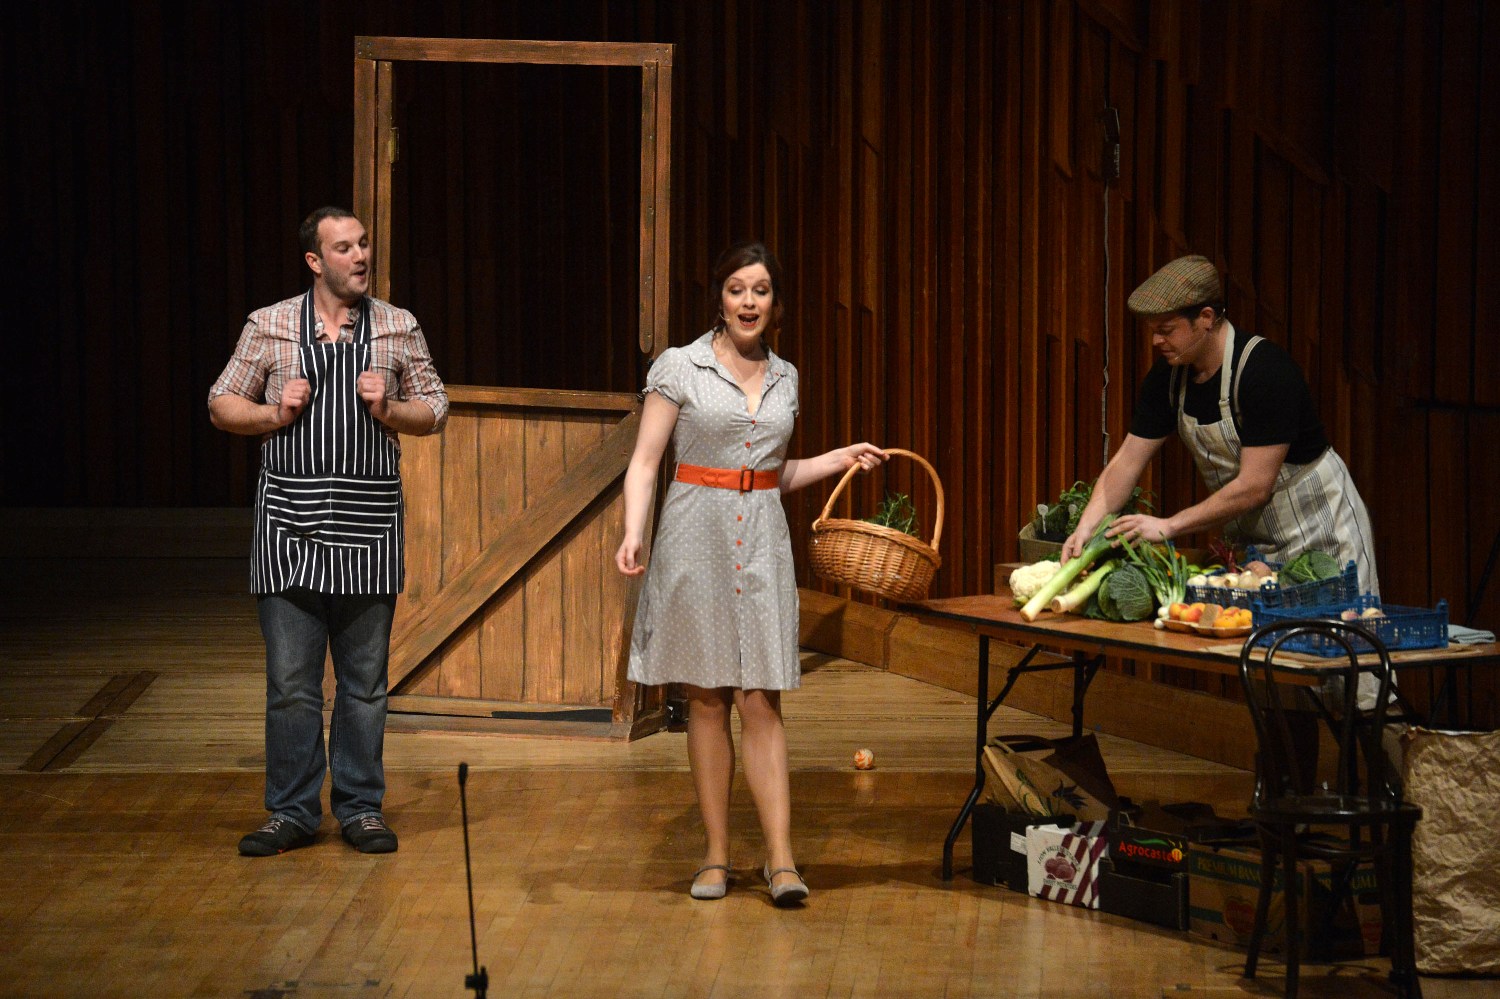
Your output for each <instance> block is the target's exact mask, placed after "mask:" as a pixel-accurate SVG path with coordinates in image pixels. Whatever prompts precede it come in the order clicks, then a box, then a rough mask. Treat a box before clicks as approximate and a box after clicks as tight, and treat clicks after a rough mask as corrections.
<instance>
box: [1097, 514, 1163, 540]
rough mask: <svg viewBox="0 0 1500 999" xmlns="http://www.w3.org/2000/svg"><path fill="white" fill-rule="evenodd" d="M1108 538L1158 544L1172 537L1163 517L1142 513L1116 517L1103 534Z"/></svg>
mask: <svg viewBox="0 0 1500 999" xmlns="http://www.w3.org/2000/svg"><path fill="white" fill-rule="evenodd" d="M1104 536H1105V537H1108V538H1124V539H1126V540H1127V541H1129V542H1131V543H1132V544H1134V543H1135V542H1137V541H1150V542H1160V541H1167V540H1169V539H1170V538H1171V537H1172V530H1171V528H1170V527H1169V526H1168V524H1167V520H1166V518H1165V517H1150V516H1147V515H1146V514H1144V513H1130V514H1126V515H1125V516H1123V517H1117V518H1116V519H1115V522H1114V523H1113V524H1111V525H1110V526H1109V530H1107V531H1105V532H1104Z"/></svg>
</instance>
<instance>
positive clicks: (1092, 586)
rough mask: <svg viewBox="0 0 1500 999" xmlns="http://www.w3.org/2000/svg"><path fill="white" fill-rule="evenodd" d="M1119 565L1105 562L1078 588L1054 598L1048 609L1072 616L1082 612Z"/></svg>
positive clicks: (1085, 578) (1115, 562)
mask: <svg viewBox="0 0 1500 999" xmlns="http://www.w3.org/2000/svg"><path fill="white" fill-rule="evenodd" d="M1119 564H1120V563H1119V562H1118V561H1113V562H1105V563H1104V564H1103V565H1101V566H1099V567H1098V568H1097V569H1095V570H1094V571H1093V572H1090V573H1089V574H1088V575H1087V576H1085V577H1084V578H1083V581H1082V582H1081V583H1079V584H1078V585H1077V586H1075V587H1073V588H1072V589H1071V590H1069V591H1068V592H1066V593H1063V594H1060V595H1058V596H1055V597H1053V598H1052V602H1051V603H1050V604H1048V605H1047V609H1048V610H1050V611H1053V612H1055V613H1058V614H1072V613H1074V612H1075V611H1079V610H1081V609H1082V608H1083V606H1084V605H1085V604H1087V603H1088V602H1089V598H1090V597H1092V596H1093V595H1094V594H1095V593H1096V592H1097V591H1098V589H1099V587H1100V586H1102V585H1103V584H1104V583H1105V581H1106V580H1108V579H1109V577H1110V574H1111V573H1113V572H1114V571H1115V569H1116V568H1117V567H1118V566H1119Z"/></svg>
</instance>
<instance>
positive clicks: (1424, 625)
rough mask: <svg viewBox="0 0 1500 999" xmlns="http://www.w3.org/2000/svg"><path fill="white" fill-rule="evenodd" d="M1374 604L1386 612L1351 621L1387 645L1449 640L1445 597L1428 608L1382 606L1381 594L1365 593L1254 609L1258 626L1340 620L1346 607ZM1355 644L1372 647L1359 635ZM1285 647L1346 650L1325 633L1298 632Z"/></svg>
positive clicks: (1323, 652)
mask: <svg viewBox="0 0 1500 999" xmlns="http://www.w3.org/2000/svg"><path fill="white" fill-rule="evenodd" d="M1371 607H1379V608H1380V609H1381V610H1382V611H1384V612H1385V616H1384V617H1362V618H1360V619H1359V620H1358V621H1352V622H1350V623H1351V624H1357V625H1359V626H1360V627H1362V628H1364V629H1365V630H1366V631H1370V632H1373V633H1374V634H1375V637H1376V638H1379V639H1380V640H1381V641H1382V642H1384V643H1385V647H1386V648H1387V649H1390V650H1392V651H1394V650H1396V649H1440V648H1443V647H1445V646H1446V645H1447V644H1448V601H1446V600H1439V601H1438V603H1437V606H1436V607H1434V608H1433V609H1431V610H1428V609H1427V608H1425V607H1398V606H1396V605H1395V604H1386V605H1383V606H1382V605H1381V603H1380V598H1379V597H1375V596H1370V595H1368V594H1366V595H1365V596H1362V597H1355V598H1354V599H1353V600H1348V601H1340V602H1338V603H1335V604H1326V605H1319V606H1312V607H1267V606H1266V605H1265V604H1264V603H1261V602H1260V601H1256V604H1255V607H1254V608H1253V611H1254V622H1255V626H1256V627H1257V628H1259V627H1260V626H1261V625H1263V624H1270V623H1272V622H1274V621H1299V620H1303V619H1305V618H1323V619H1327V620H1330V621H1337V620H1339V619H1340V617H1339V615H1340V614H1342V613H1343V612H1344V611H1346V610H1357V611H1360V612H1363V611H1365V610H1368V609H1369V608H1371ZM1260 644H1262V645H1268V644H1270V640H1269V639H1262V641H1261V642H1260ZM1353 644H1354V651H1356V652H1369V651H1372V650H1371V647H1370V644H1369V643H1368V642H1363V641H1359V640H1357V639H1356V640H1355V641H1354V643H1353ZM1282 648H1283V649H1286V650H1288V651H1290V652H1309V653H1311V654H1313V655H1315V656H1340V655H1343V654H1344V647H1343V646H1342V645H1341V644H1339V642H1338V641H1336V640H1335V639H1332V638H1329V637H1327V636H1326V635H1298V636H1297V637H1295V638H1293V639H1291V640H1289V641H1288V642H1287V643H1286V644H1285V645H1283V646H1282Z"/></svg>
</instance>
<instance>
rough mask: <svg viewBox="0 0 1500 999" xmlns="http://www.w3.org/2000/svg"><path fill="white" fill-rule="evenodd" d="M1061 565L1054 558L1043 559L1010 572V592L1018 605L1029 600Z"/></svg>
mask: <svg viewBox="0 0 1500 999" xmlns="http://www.w3.org/2000/svg"><path fill="white" fill-rule="evenodd" d="M1061 568H1062V565H1061V564H1060V563H1058V562H1057V561H1056V560H1055V559H1043V560H1042V561H1040V562H1037V563H1035V564H1033V565H1023V566H1021V568H1019V569H1017V570H1016V571H1015V572H1012V573H1011V574H1010V592H1011V595H1012V596H1013V597H1015V598H1016V605H1017V606H1020V605H1021V604H1024V603H1025V602H1026V601H1028V600H1030V599H1031V598H1032V596H1033V595H1034V594H1035V593H1036V591H1037V590H1040V589H1041V588H1042V586H1043V585H1045V584H1046V582H1047V580H1049V579H1051V578H1052V577H1053V576H1055V575H1057V570H1059V569H1061Z"/></svg>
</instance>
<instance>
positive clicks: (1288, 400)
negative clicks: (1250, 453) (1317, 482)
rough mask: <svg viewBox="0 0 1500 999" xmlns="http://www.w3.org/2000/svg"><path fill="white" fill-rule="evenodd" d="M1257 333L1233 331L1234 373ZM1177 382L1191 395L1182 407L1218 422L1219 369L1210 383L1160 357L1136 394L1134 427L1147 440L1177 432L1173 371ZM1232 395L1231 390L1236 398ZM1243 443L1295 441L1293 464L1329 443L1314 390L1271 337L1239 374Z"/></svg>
mask: <svg viewBox="0 0 1500 999" xmlns="http://www.w3.org/2000/svg"><path fill="white" fill-rule="evenodd" d="M1251 335H1252V334H1249V333H1246V332H1244V331H1243V330H1239V329H1236V330H1235V331H1234V348H1233V351H1232V354H1231V359H1230V364H1231V368H1230V378H1231V379H1232V378H1233V377H1234V371H1235V369H1236V368H1237V367H1238V366H1239V362H1240V351H1241V350H1243V349H1244V346H1245V344H1246V343H1247V342H1249V340H1250V337H1251ZM1174 370H1177V372H1178V381H1179V383H1180V382H1181V380H1182V379H1184V378H1186V379H1187V399H1186V400H1185V401H1184V403H1183V408H1184V409H1185V410H1186V411H1187V414H1188V415H1189V416H1191V417H1193V418H1194V419H1196V420H1197V421H1198V422H1199V423H1218V422H1219V374H1220V373H1219V372H1215V373H1214V375H1213V377H1211V378H1209V379H1208V380H1207V381H1205V382H1195V381H1193V372H1192V369H1191V368H1189V367H1186V366H1184V367H1182V368H1180V369H1173V368H1172V367H1171V365H1169V364H1167V362H1166V361H1165V360H1163V359H1162V358H1160V357H1158V358H1157V359H1156V363H1155V364H1153V365H1151V370H1150V371H1148V372H1147V373H1146V377H1145V378H1144V379H1143V380H1142V381H1141V389H1140V392H1139V393H1137V395H1136V399H1135V415H1134V416H1133V417H1132V418H1131V421H1130V432H1131V433H1133V434H1135V435H1136V436H1137V437H1144V438H1146V439H1147V440H1160V439H1161V438H1163V437H1166V436H1168V435H1170V434H1173V433H1176V431H1177V399H1176V396H1175V395H1174V394H1173V393H1172V391H1171V382H1172V372H1173V371H1174ZM1232 401H1233V394H1232V393H1231V402H1232ZM1237 413H1238V416H1239V421H1238V426H1239V438H1240V444H1241V445H1242V446H1244V447H1265V446H1268V445H1273V444H1289V445H1291V446H1290V448H1289V449H1288V451H1287V455H1286V460H1287V461H1288V462H1289V463H1291V464H1293V465H1305V464H1307V463H1308V462H1310V461H1314V460H1316V459H1317V458H1318V456H1319V455H1321V454H1322V453H1323V452H1324V450H1326V449H1327V447H1328V438H1327V437H1326V436H1325V435H1324V433H1323V421H1322V420H1320V419H1319V418H1318V408H1317V406H1315V405H1314V404H1313V398H1312V392H1311V391H1309V390H1308V387H1307V381H1306V379H1304V378H1303V377H1302V371H1301V369H1299V368H1298V367H1297V362H1296V361H1293V360H1292V358H1291V355H1290V354H1288V353H1287V352H1286V351H1285V350H1283V349H1281V347H1279V346H1277V345H1276V344H1274V343H1272V342H1271V341H1269V340H1262V341H1261V342H1260V343H1258V344H1256V345H1255V349H1254V350H1252V351H1251V352H1250V359H1249V360H1248V361H1247V362H1246V364H1245V371H1244V373H1243V374H1242V375H1240V385H1239V409H1238V410H1237Z"/></svg>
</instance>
